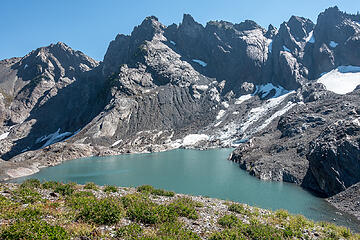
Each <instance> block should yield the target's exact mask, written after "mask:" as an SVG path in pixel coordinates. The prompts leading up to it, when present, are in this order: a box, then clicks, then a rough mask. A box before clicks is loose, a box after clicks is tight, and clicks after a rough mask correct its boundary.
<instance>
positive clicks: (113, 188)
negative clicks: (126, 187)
mask: <svg viewBox="0 0 360 240" xmlns="http://www.w3.org/2000/svg"><path fill="white" fill-rule="evenodd" d="M117 191H118V189H117V187H116V186H111V185H108V186H105V188H104V192H106V193H116V192H117Z"/></svg>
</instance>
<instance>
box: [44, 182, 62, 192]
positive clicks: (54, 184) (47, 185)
mask: <svg viewBox="0 0 360 240" xmlns="http://www.w3.org/2000/svg"><path fill="white" fill-rule="evenodd" d="M60 185H61V183H59V182H55V181H48V182H44V183H43V184H42V188H44V189H52V190H55V189H56V188H57V187H58V186H60Z"/></svg>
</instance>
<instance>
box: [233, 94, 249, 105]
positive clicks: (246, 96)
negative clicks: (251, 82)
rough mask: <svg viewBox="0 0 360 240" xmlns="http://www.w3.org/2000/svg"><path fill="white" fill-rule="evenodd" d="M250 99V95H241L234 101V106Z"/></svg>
mask: <svg viewBox="0 0 360 240" xmlns="http://www.w3.org/2000/svg"><path fill="white" fill-rule="evenodd" d="M250 98H252V95H251V94H247V95H243V96H241V97H239V98H238V99H237V100H236V101H235V104H237V105H239V104H242V103H243V102H245V101H247V100H249V99H250Z"/></svg>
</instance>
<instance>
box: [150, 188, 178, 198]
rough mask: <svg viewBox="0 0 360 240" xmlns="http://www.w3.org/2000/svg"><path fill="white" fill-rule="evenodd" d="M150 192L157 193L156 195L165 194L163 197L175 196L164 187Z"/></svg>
mask: <svg viewBox="0 0 360 240" xmlns="http://www.w3.org/2000/svg"><path fill="white" fill-rule="evenodd" d="M151 194H153V195H157V196H165V197H173V196H175V193H174V192H172V191H166V190H164V189H154V190H153V191H152V192H151Z"/></svg>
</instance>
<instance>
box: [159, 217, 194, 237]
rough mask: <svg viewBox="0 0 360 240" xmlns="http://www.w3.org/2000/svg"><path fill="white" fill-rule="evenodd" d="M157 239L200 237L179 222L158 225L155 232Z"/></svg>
mask: <svg viewBox="0 0 360 240" xmlns="http://www.w3.org/2000/svg"><path fill="white" fill-rule="evenodd" d="M156 235H157V236H158V237H159V239H177V240H188V239H189V240H194V239H200V237H199V236H198V235H197V234H196V233H194V232H192V231H191V230H188V229H186V228H185V227H184V226H183V224H181V223H180V222H177V221H176V222H171V223H164V224H162V225H161V226H160V228H159V230H158V232H157V234H156Z"/></svg>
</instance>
